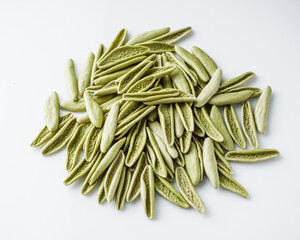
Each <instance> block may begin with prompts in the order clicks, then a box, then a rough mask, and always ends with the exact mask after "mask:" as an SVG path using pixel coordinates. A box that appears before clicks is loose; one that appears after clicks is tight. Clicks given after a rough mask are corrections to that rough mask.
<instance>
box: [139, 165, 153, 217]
mask: <svg viewBox="0 0 300 240" xmlns="http://www.w3.org/2000/svg"><path fill="white" fill-rule="evenodd" d="M141 199H142V202H143V206H144V210H145V213H146V215H147V217H148V218H149V219H152V218H153V217H154V212H155V184H154V175H153V170H152V168H151V167H150V166H147V167H145V169H144V171H143V173H142V175H141Z"/></svg>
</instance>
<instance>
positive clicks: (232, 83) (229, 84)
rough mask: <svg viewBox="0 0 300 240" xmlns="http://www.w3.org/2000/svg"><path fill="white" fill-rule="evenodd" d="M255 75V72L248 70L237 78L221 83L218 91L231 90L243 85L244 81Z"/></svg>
mask: <svg viewBox="0 0 300 240" xmlns="http://www.w3.org/2000/svg"><path fill="white" fill-rule="evenodd" d="M254 76H255V73H253V72H246V73H243V74H241V75H239V76H237V77H235V78H232V79H230V80H228V81H225V82H223V83H222V84H221V85H220V88H219V90H218V93H223V92H228V91H229V90H231V89H234V88H236V87H238V86H240V85H242V84H243V83H245V82H247V81H248V80H250V79H252V78H253V77H254Z"/></svg>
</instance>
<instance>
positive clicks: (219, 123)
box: [210, 106, 234, 151]
mask: <svg viewBox="0 0 300 240" xmlns="http://www.w3.org/2000/svg"><path fill="white" fill-rule="evenodd" d="M210 118H211V120H212V122H213V124H214V126H215V127H216V129H217V130H218V131H219V132H220V133H221V134H222V136H223V137H224V141H223V142H220V144H221V145H222V146H223V147H224V148H225V149H226V150H228V151H232V150H233V149H234V142H233V141H232V138H231V136H230V134H229V132H228V130H227V128H226V126H225V123H224V121H223V117H222V114H221V112H220V110H219V109H218V107H216V106H212V108H211V111H210Z"/></svg>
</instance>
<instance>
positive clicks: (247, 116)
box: [231, 101, 258, 150]
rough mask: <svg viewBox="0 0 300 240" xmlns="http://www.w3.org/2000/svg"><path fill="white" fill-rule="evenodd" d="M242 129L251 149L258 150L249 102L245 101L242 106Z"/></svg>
mask: <svg viewBox="0 0 300 240" xmlns="http://www.w3.org/2000/svg"><path fill="white" fill-rule="evenodd" d="M242 127H243V130H244V133H245V135H246V137H247V139H248V141H249V142H250V144H251V145H252V147H253V148H258V139H257V134H256V127H255V120H254V117H253V113H252V108H251V104H250V102H249V101H246V102H245V103H244V104H243V106H242ZM231 150H233V149H231Z"/></svg>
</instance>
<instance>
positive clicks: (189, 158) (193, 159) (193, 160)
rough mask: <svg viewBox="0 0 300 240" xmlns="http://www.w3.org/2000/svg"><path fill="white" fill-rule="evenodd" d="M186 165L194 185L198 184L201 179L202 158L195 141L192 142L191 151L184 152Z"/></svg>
mask: <svg viewBox="0 0 300 240" xmlns="http://www.w3.org/2000/svg"><path fill="white" fill-rule="evenodd" d="M184 159H185V166H186V170H187V173H188V175H189V177H190V179H191V182H192V183H193V185H197V184H198V183H199V181H200V178H201V175H200V160H199V158H198V151H197V148H196V145H195V143H193V142H191V146H190V149H189V151H188V152H187V153H186V154H184Z"/></svg>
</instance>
